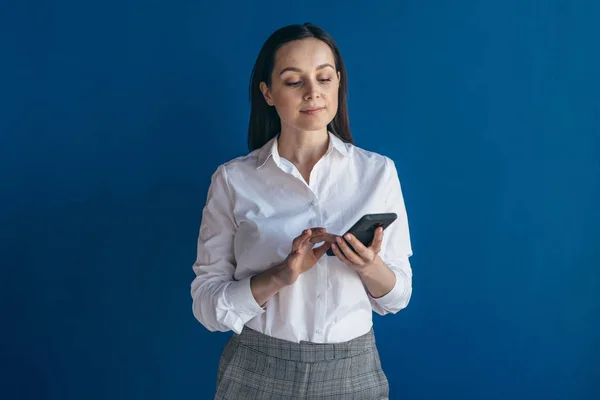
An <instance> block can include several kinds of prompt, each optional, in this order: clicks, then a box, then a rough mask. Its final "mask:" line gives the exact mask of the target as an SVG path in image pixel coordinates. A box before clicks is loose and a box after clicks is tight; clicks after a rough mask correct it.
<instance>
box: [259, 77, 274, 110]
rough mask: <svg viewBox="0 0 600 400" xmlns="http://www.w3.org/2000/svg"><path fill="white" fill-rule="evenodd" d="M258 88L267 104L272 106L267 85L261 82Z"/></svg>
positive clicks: (271, 98)
mask: <svg viewBox="0 0 600 400" xmlns="http://www.w3.org/2000/svg"><path fill="white" fill-rule="evenodd" d="M259 87H260V91H261V92H262V94H263V97H264V98H265V101H266V102H267V104H268V105H270V106H273V97H272V96H271V90H270V89H269V87H268V86H267V84H266V83H265V82H261V83H260V85H259Z"/></svg>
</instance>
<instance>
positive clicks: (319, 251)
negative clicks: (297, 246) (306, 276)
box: [313, 243, 331, 260]
mask: <svg viewBox="0 0 600 400" xmlns="http://www.w3.org/2000/svg"><path fill="white" fill-rule="evenodd" d="M330 247H331V243H324V244H322V245H321V246H319V247H317V248H316V249H314V250H313V251H314V253H315V257H316V259H317V260H318V259H319V258H321V257H323V254H325V253H326V252H327V250H329V248H330Z"/></svg>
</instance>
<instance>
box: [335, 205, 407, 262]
mask: <svg viewBox="0 0 600 400" xmlns="http://www.w3.org/2000/svg"><path fill="white" fill-rule="evenodd" d="M396 218H398V215H396V213H383V214H366V215H363V216H362V218H361V219H359V220H358V221H357V222H356V223H355V224H354V225H352V228H350V229H348V232H346V233H351V234H353V235H354V237H356V238H357V239H358V240H360V242H361V243H362V244H364V245H365V246H367V247H368V246H370V245H371V242H372V241H373V238H374V237H375V229H377V228H378V227H380V226H381V227H383V229H384V230H385V228H387V227H388V226H390V225H391V224H392V222H394V221H395V220H396ZM344 235H345V234H344ZM342 239H343V237H342ZM344 240H345V241H346V244H348V246H349V247H350V248H351V249H352V250H354V248H353V247H352V246H351V245H350V243H348V241H347V240H346V239H344ZM327 255H328V256H335V253H334V252H333V250H332V249H331V248H330V249H329V250H327Z"/></svg>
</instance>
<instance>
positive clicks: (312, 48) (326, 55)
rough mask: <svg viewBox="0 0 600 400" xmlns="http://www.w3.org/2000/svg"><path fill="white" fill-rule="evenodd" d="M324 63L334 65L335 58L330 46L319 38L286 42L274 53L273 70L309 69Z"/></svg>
mask: <svg viewBox="0 0 600 400" xmlns="http://www.w3.org/2000/svg"><path fill="white" fill-rule="evenodd" d="M325 63H329V64H331V65H333V66H335V58H334V56H333V52H332V51H331V48H330V47H329V46H328V45H327V44H326V43H325V42H322V41H321V40H319V39H313V38H308V39H302V40H294V41H291V42H288V43H286V44H284V45H283V46H281V47H280V48H279V50H277V53H276V54H275V72H277V71H280V70H282V69H283V68H289V67H296V68H299V69H302V70H311V69H315V68H316V67H318V66H320V65H322V64H325Z"/></svg>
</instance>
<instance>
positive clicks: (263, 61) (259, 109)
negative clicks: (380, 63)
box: [248, 23, 354, 151]
mask: <svg viewBox="0 0 600 400" xmlns="http://www.w3.org/2000/svg"><path fill="white" fill-rule="evenodd" d="M306 38H315V39H319V40H321V41H322V42H324V43H326V44H327V45H328V46H329V47H330V48H331V51H332V52H333V56H334V58H335V68H336V70H337V71H339V72H340V74H341V80H340V85H339V91H338V110H337V113H336V115H335V117H334V118H333V120H332V121H331V122H330V123H329V124H328V125H327V129H328V130H329V131H330V132H331V133H333V134H334V135H336V136H337V137H339V138H340V139H341V140H343V141H344V142H347V143H352V144H354V140H353V139H352V134H351V133H350V121H349V119H348V103H347V101H346V92H347V88H348V79H347V77H346V67H345V66H344V61H343V60H342V56H341V54H340V50H339V49H338V46H337V44H336V43H335V41H334V40H333V38H332V37H331V36H329V34H328V33H327V32H325V31H324V30H323V29H321V28H319V27H318V26H316V25H313V24H310V23H305V24H303V25H289V26H285V27H283V28H280V29H278V30H277V31H275V32H274V33H273V34H272V35H271V36H269V38H268V39H267V41H266V42H265V43H264V44H263V47H262V49H261V50H260V53H259V54H258V57H257V59H256V63H255V64H254V68H253V69H252V75H251V77H250V123H249V125H248V148H249V150H250V151H253V150H256V149H259V148H261V147H262V146H264V145H265V144H266V143H267V142H268V141H269V140H271V139H272V138H274V137H275V136H276V135H277V134H278V133H279V131H281V120H280V119H279V115H278V114H277V110H275V107H271V106H269V105H268V104H267V102H266V101H265V98H264V97H263V94H262V92H261V90H260V82H265V83H266V84H267V86H268V87H271V74H272V72H273V68H274V66H275V54H276V53H277V50H278V49H279V48H280V47H281V46H283V45H284V44H286V43H288V42H291V41H293V40H300V39H306Z"/></svg>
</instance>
